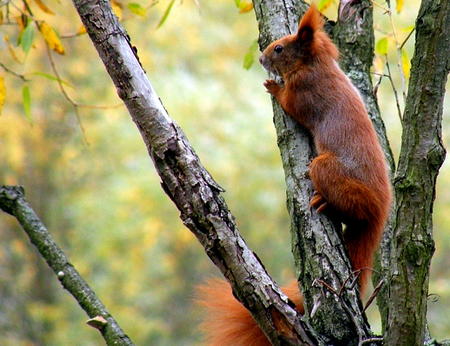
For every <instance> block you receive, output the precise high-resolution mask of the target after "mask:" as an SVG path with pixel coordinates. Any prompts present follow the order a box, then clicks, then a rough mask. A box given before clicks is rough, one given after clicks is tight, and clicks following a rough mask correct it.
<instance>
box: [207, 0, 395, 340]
mask: <svg viewBox="0 0 450 346" xmlns="http://www.w3.org/2000/svg"><path fill="white" fill-rule="evenodd" d="M323 24H324V22H323V19H322V17H321V15H320V13H319V11H318V10H317V8H316V7H315V6H314V5H311V7H310V9H309V10H308V11H307V12H306V14H305V15H304V17H303V18H302V20H301V21H300V24H299V28H298V31H297V33H296V34H294V35H289V36H286V37H284V38H282V39H280V40H277V41H275V42H273V43H272V44H270V45H269V46H268V47H267V48H266V49H265V51H264V52H263V54H262V56H261V58H260V62H261V64H262V65H263V66H264V67H265V68H266V69H267V70H268V71H270V72H272V73H275V74H279V75H281V76H282V77H283V80H284V85H280V84H278V83H276V82H275V81H274V80H267V81H266V82H265V83H264V86H265V87H266V89H267V91H268V92H269V93H270V94H272V95H273V96H274V97H275V98H276V100H277V101H278V102H279V103H280V105H281V106H282V107H283V109H284V110H285V111H286V113H288V114H289V115H290V116H292V117H293V118H294V119H295V120H296V121H298V122H299V123H300V124H301V125H303V126H305V127H306V128H307V129H308V130H309V131H310V132H311V135H312V136H313V138H314V143H315V146H316V150H317V152H318V156H317V157H316V158H314V159H313V161H312V162H311V164H310V177H311V180H312V182H313V185H314V188H315V193H314V197H313V198H312V200H311V207H312V208H316V209H317V211H318V212H322V211H324V212H327V213H330V214H332V215H333V216H334V217H337V218H338V219H339V220H340V221H341V222H342V223H344V224H345V225H346V228H345V230H344V239H345V242H346V244H347V248H348V252H349V256H350V260H351V262H352V265H353V268H354V269H355V270H359V269H364V268H371V267H372V260H373V254H374V252H375V250H376V249H377V247H378V244H379V242H380V239H381V235H382V232H383V229H384V226H385V223H386V220H387V218H388V214H389V209H390V203H391V189H390V184H389V178H388V173H387V165H386V162H385V159H384V154H383V152H382V150H381V147H380V144H379V143H378V139H377V136H376V133H375V130H374V128H373V125H372V123H371V121H370V119H369V117H368V115H367V111H366V109H365V106H364V103H363V101H362V99H361V97H360V95H359V93H358V91H357V90H356V89H355V87H354V86H353V85H352V84H351V82H350V80H349V79H348V78H347V76H346V75H345V74H344V72H342V70H341V69H340V68H339V66H338V64H337V62H336V59H337V58H338V50H337V48H336V46H335V45H334V44H333V42H332V41H331V39H330V38H329V37H328V35H327V34H326V33H325V32H324V31H323ZM369 277H370V269H368V270H363V272H362V275H361V276H360V280H359V281H360V285H361V292H362V293H364V291H365V289H366V286H367V283H368V279H369ZM227 286H228V284H227V283H226V282H224V281H223V282H222V284H219V283H218V282H215V283H214V284H213V285H211V286H209V287H208V286H207V287H206V288H203V293H204V303H203V305H204V306H205V307H206V308H207V309H208V310H209V312H210V313H211V314H210V317H209V319H210V320H209V322H208V321H207V322H205V324H204V330H205V331H206V332H207V333H208V335H209V336H210V340H214V342H212V343H211V345H265V344H267V342H268V341H267V340H266V341H265V342H266V343H265V344H264V343H262V341H261V338H262V337H263V336H262V337H261V335H262V332H261V331H260V330H259V329H258V328H257V327H256V324H255V322H253V319H252V318H251V316H250V314H249V313H248V312H247V310H246V309H245V308H244V307H243V306H242V305H241V304H240V303H238V302H237V301H236V299H235V298H234V297H233V296H232V295H231V294H230V289H229V288H228V289H227ZM290 288H291V289H290V291H291V292H289V294H288V295H290V294H294V295H296V296H297V297H300V298H298V299H297V304H298V308H299V309H300V310H302V311H303V305H302V300H301V296H300V295H299V294H298V289H297V285H296V284H295V283H294V284H293V285H290ZM292 288H293V289H292ZM227 293H228V294H227ZM209 297H212V298H209ZM291 299H292V300H294V298H293V297H292V296H291ZM256 337H258V339H255V338H256ZM217 340H219V341H217ZM255 340H257V342H256V341H255Z"/></svg>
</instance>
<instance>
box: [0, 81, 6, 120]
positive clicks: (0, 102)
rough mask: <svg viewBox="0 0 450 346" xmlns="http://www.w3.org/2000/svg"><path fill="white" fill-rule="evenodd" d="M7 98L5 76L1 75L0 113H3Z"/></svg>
mask: <svg viewBox="0 0 450 346" xmlns="http://www.w3.org/2000/svg"><path fill="white" fill-rule="evenodd" d="M5 98H6V87H5V80H4V78H3V77H0V114H2V107H3V104H4V103H5Z"/></svg>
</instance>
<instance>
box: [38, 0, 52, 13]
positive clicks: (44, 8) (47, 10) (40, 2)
mask: <svg viewBox="0 0 450 346" xmlns="http://www.w3.org/2000/svg"><path fill="white" fill-rule="evenodd" d="M34 2H35V3H36V5H38V6H39V8H40V9H41V10H42V11H44V12H45V13H47V14H55V12H53V11H52V10H51V9H49V8H48V7H47V5H45V4H44V3H43V2H42V1H41V0H34Z"/></svg>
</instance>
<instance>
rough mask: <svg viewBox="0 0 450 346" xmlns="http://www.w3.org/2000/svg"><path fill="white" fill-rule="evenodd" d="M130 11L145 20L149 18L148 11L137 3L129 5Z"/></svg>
mask: <svg viewBox="0 0 450 346" xmlns="http://www.w3.org/2000/svg"><path fill="white" fill-rule="evenodd" d="M127 7H128V9H129V10H130V11H131V13H133V14H136V15H138V16H141V17H142V18H144V19H145V17H146V16H147V10H146V9H145V8H144V7H142V6H141V5H139V4H137V3H135V2H131V3H129V4H128V5H127Z"/></svg>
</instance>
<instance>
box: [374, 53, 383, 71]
mask: <svg viewBox="0 0 450 346" xmlns="http://www.w3.org/2000/svg"><path fill="white" fill-rule="evenodd" d="M373 67H374V70H375V73H377V74H383V69H384V61H383V59H382V58H381V57H380V56H379V55H376V56H375V59H374V61H373Z"/></svg>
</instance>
